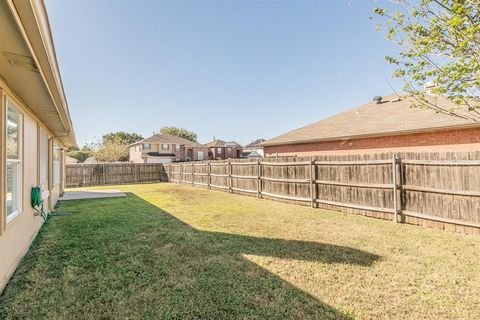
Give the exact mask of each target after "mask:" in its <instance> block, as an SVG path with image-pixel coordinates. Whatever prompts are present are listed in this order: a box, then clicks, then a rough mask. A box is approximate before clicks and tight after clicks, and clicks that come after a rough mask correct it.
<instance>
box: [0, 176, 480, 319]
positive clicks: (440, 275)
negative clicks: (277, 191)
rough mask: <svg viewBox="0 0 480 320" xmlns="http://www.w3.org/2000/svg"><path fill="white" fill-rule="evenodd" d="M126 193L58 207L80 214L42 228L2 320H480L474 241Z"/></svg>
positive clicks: (9, 292)
mask: <svg viewBox="0 0 480 320" xmlns="http://www.w3.org/2000/svg"><path fill="white" fill-rule="evenodd" d="M108 188H112V187H108ZM114 188H117V187H114ZM118 188H119V189H122V190H124V191H125V192H128V197H126V198H118V199H103V200H80V201H71V202H64V203H61V205H60V208H59V211H62V212H71V213H72V215H69V216H59V217H52V218H50V219H49V220H48V222H47V223H46V225H45V226H44V227H43V229H42V230H41V232H40V234H39V236H38V237H37V239H36V240H35V241H34V244H33V246H32V248H31V250H30V251H29V252H28V254H27V255H26V257H25V258H24V260H23V261H22V262H21V265H20V267H19V268H18V270H17V272H16V274H15V275H14V277H13V278H12V280H11V282H10V284H9V285H8V286H7V288H6V290H5V292H4V294H3V296H1V298H0V319H3V318H7V319H9V318H11V319H18V318H35V319H37V318H50V319H62V318H64V319H98V318H103V319H111V318H116V319H127V318H130V319H132V318H151V319H153V318H155V319H350V318H354V319H372V318H375V319H386V318H390V319H416V320H418V319H480V267H479V264H478V262H479V259H480V258H479V257H480V238H479V237H478V236H466V235H462V234H452V233H448V232H445V231H439V230H433V229H425V228H421V227H417V226H409V225H402V224H399V225H394V224H393V223H391V222H389V221H383V220H377V219H372V218H366V217H361V216H355V215H349V214H343V213H338V212H330V211H323V210H319V209H311V208H307V207H300V206H294V205H286V204H283V203H279V202H273V201H268V200H258V199H256V198H251V197H244V196H238V195H231V194H227V193H223V192H217V191H209V190H204V189H198V188H192V187H190V186H180V185H174V184H144V185H131V186H118Z"/></svg>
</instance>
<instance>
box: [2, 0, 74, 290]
mask: <svg viewBox="0 0 480 320" xmlns="http://www.w3.org/2000/svg"><path fill="white" fill-rule="evenodd" d="M0 30H1V31H0V113H1V117H0V143H1V148H0V181H2V183H1V184H0V203H1V205H0V292H1V291H2V290H3V288H4V286H5V284H6V283H7V281H8V279H9V278H10V276H11V275H12V273H13V272H14V271H15V268H16V266H17V264H18V262H19V261H20V260H21V259H22V257H23V255H24V254H25V252H26V251H27V250H28V248H29V246H30V244H31V242H32V240H33V239H34V238H35V236H36V234H37V232H38V230H39V229H40V227H41V226H42V223H43V219H42V217H40V216H39V215H38V214H37V213H36V211H35V210H34V209H33V208H32V207H31V189H32V187H34V186H39V187H41V188H42V189H41V190H42V192H41V194H42V197H43V198H44V209H45V210H46V211H51V210H53V208H54V206H55V204H56V202H57V199H58V197H59V195H60V194H61V193H62V192H63V188H64V185H65V183H64V173H65V170H64V165H65V156H64V149H66V148H70V147H75V146H76V142H75V136H74V133H73V127H72V122H71V118H70V115H69V111H68V106H67V102H66V99H65V95H64V92H63V87H62V81H61V77H60V73H59V68H58V65H57V59H56V57H55V50H54V45H53V42H52V36H51V32H50V27H49V25H48V18H47V15H46V11H45V7H44V4H43V1H41V0H30V1H22V0H10V1H0Z"/></svg>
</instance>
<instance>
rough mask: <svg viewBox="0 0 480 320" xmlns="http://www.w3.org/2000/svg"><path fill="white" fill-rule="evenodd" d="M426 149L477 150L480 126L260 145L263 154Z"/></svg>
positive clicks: (313, 154) (310, 154)
mask: <svg viewBox="0 0 480 320" xmlns="http://www.w3.org/2000/svg"><path fill="white" fill-rule="evenodd" d="M427 150H428V151H437V150H438V151H449V150H451V151H455V150H456V151H460V150H462V151H475V150H480V128H478V127H477V128H464V129H455V130H441V131H430V132H422V133H411V134H402V135H388V136H382V137H371V138H362V139H345V140H336V141H323V142H311V143H299V144H288V145H278V146H264V151H265V155H266V156H267V157H274V156H315V155H325V154H358V153H374V152H382V151H393V152H395V151H398V152H401V151H427Z"/></svg>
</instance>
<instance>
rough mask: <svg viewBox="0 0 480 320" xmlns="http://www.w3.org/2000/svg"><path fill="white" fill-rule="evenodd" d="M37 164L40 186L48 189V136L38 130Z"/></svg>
mask: <svg viewBox="0 0 480 320" xmlns="http://www.w3.org/2000/svg"><path fill="white" fill-rule="evenodd" d="M39 140H40V144H39V151H38V152H39V163H40V181H39V183H40V185H43V186H46V187H47V189H48V136H47V133H46V132H45V131H43V130H42V129H40V139H39Z"/></svg>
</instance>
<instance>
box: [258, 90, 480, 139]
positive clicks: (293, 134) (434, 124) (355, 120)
mask: <svg viewBox="0 0 480 320" xmlns="http://www.w3.org/2000/svg"><path fill="white" fill-rule="evenodd" d="M428 99H429V101H430V102H431V103H435V104H436V105H439V106H442V107H443V108H450V107H456V106H455V105H454V104H453V103H452V102H451V101H450V100H449V99H447V98H445V97H442V96H432V97H429V98H428ZM414 103H415V101H414V100H413V98H410V97H402V98H401V99H399V96H397V95H394V94H392V95H389V96H386V97H384V98H383V100H382V102H381V103H376V102H373V101H372V102H370V103H367V104H364V105H362V106H360V107H358V108H353V109H351V110H348V111H345V112H342V113H339V114H337V115H334V116H331V117H329V118H326V119H324V120H320V121H318V122H315V123H313V124H310V125H307V126H305V127H302V128H299V129H295V130H292V131H290V132H288V133H285V134H282V135H280V136H278V137H275V138H273V139H270V140H267V141H265V142H264V143H262V144H261V145H263V146H272V145H282V144H293V143H308V142H317V141H334V140H343V139H350V138H362V137H375V136H383V135H392V134H403V133H414V132H423V131H434V130H440V129H447V128H452V129H453V128H458V127H469V126H480V122H478V120H480V119H478V120H477V121H475V120H472V119H469V118H471V117H472V113H471V112H470V113H469V112H468V111H466V110H465V109H459V110H457V111H456V113H457V114H459V115H460V116H462V117H457V116H452V115H448V114H444V113H436V112H435V111H433V110H431V109H427V108H412V105H413V104H414ZM463 116H466V117H463Z"/></svg>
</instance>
